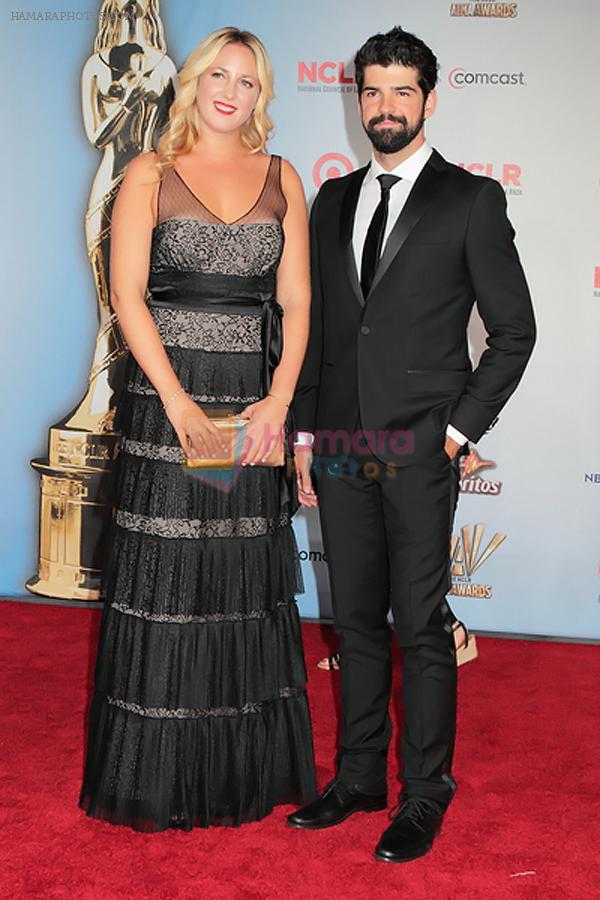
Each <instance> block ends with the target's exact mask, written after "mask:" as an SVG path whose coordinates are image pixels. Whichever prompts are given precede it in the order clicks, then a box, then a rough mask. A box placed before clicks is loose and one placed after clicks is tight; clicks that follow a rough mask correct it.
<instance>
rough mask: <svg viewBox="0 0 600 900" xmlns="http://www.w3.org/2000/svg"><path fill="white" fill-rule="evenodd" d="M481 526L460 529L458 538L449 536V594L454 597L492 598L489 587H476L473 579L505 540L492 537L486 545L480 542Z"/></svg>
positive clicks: (483, 527) (468, 526)
mask: <svg viewBox="0 0 600 900" xmlns="http://www.w3.org/2000/svg"><path fill="white" fill-rule="evenodd" d="M484 534H485V525H483V524H481V523H478V524H477V525H474V526H473V527H472V528H471V526H470V525H464V526H463V527H462V528H461V529H460V535H452V541H451V545H450V575H451V577H452V587H451V589H450V591H449V594H451V595H453V596H455V597H480V598H481V599H486V600H489V599H491V597H492V585H491V584H477V583H474V581H473V575H474V574H475V572H477V571H478V570H479V569H480V568H481V567H482V566H483V565H484V563H486V562H487V560H488V559H489V558H490V556H491V555H492V553H495V552H496V550H497V549H498V547H499V546H500V544H502V543H503V542H504V541H505V540H506V537H507V536H506V535H505V534H499V533H496V534H495V535H494V536H493V538H492V539H491V540H490V541H489V543H488V544H485V542H484Z"/></svg>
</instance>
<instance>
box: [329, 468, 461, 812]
mask: <svg viewBox="0 0 600 900" xmlns="http://www.w3.org/2000/svg"><path fill="white" fill-rule="evenodd" d="M315 474H316V480H317V486H318V495H319V505H320V516H321V527H322V533H323V541H324V547H325V551H326V553H327V560H328V565H329V574H330V582H331V588H332V603H333V614H334V625H335V630H336V632H337V633H338V635H339V637H340V669H341V686H342V701H343V721H342V727H341V736H340V747H339V754H338V771H337V776H338V778H340V779H341V780H343V781H344V782H345V783H346V784H348V785H354V786H356V787H358V788H360V789H361V790H363V791H366V792H367V793H379V792H383V791H385V788H386V768H387V750H388V744H389V742H390V736H391V723H390V716H389V703H390V692H391V683H392V654H391V640H392V632H391V629H390V628H389V625H388V622H387V616H388V612H389V610H390V607H391V610H392V614H393V619H394V631H395V633H396V637H397V639H398V642H399V644H400V647H401V649H402V650H403V659H404V663H403V672H402V691H403V705H404V731H403V735H402V755H403V771H402V776H403V781H404V790H403V795H404V796H405V797H409V796H413V797H427V798H430V799H433V800H437V801H438V802H440V803H441V804H442V805H443V806H446V805H447V804H448V803H449V802H450V800H451V798H452V795H453V793H454V790H455V787H456V785H455V782H454V779H453V778H452V774H451V765H452V756H453V751H454V738H455V731H456V656H455V649H454V640H453V635H452V628H451V626H452V621H453V618H452V615H451V613H450V610H449V608H448V606H447V604H446V601H445V596H446V594H447V592H448V590H449V586H450V561H449V558H450V536H451V532H452V523H453V519H454V512H455V508H456V501H457V495H458V478H459V470H458V461H452V462H451V461H450V459H449V457H448V455H447V454H446V453H445V451H443V450H442V451H440V452H439V453H437V454H436V455H435V456H433V457H431V458H430V459H428V460H427V461H425V462H423V463H419V464H415V465H411V466H407V467H403V468H393V467H391V466H389V467H388V466H385V464H384V463H382V462H380V461H379V460H377V459H375V458H373V457H370V456H362V457H341V458H340V457H338V458H336V459H332V458H325V457H320V458H317V459H316V460H315Z"/></svg>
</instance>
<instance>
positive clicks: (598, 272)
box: [594, 266, 600, 297]
mask: <svg viewBox="0 0 600 900" xmlns="http://www.w3.org/2000/svg"><path fill="white" fill-rule="evenodd" d="M594 297H600V266H596V268H595V269H594Z"/></svg>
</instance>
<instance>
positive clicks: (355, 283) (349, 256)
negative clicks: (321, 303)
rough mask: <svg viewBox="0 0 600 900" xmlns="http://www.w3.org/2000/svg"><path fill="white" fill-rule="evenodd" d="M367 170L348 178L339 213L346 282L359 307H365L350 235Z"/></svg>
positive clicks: (366, 168)
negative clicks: (350, 287) (348, 283)
mask: <svg viewBox="0 0 600 900" xmlns="http://www.w3.org/2000/svg"><path fill="white" fill-rule="evenodd" d="M368 168H369V167H368V166H364V167H363V168H362V169H357V170H356V171H355V172H353V173H352V175H351V176H350V177H349V178H348V187H347V189H346V193H345V194H344V198H343V200H342V208H341V211H340V243H341V248H342V256H343V258H344V264H345V268H346V272H347V275H348V280H349V281H350V285H351V286H352V290H353V291H354V294H355V296H356V299H357V300H358V302H359V303H360V305H361V306H364V305H365V298H364V297H363V293H362V289H361V286H360V280H359V277H358V271H357V268H356V260H355V258H354V248H353V246H352V233H353V231H354V218H355V216H356V205H357V203H358V195H359V194H360V188H361V185H362V183H363V179H364V177H365V175H366V174H367V170H368Z"/></svg>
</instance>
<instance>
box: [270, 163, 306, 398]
mask: <svg viewBox="0 0 600 900" xmlns="http://www.w3.org/2000/svg"><path fill="white" fill-rule="evenodd" d="M281 186H282V188H283V192H284V194H285V197H286V199H287V202H288V209H287V213H286V216H285V218H284V220H283V230H284V234H285V244H284V250H283V255H282V257H281V262H280V263H279V269H278V270H277V301H278V303H280V304H281V306H282V307H283V312H284V316H283V353H282V356H281V360H280V363H279V365H278V366H277V368H276V369H275V372H274V374H273V382H272V385H271V393H272V394H274V395H275V396H276V397H281V399H283V400H284V401H285V403H291V402H292V397H293V396H294V391H295V389H296V382H297V381H298V376H299V375H300V369H301V368H302V361H303V359H304V354H305V352H306V345H307V342H308V326H309V314H310V263H309V244H308V213H307V210H306V200H305V197H304V188H303V187H302V182H301V181H300V176H299V175H298V173H297V172H296V170H295V169H294V168H293V166H292V165H290V163H289V162H287V160H282V170H281Z"/></svg>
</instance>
